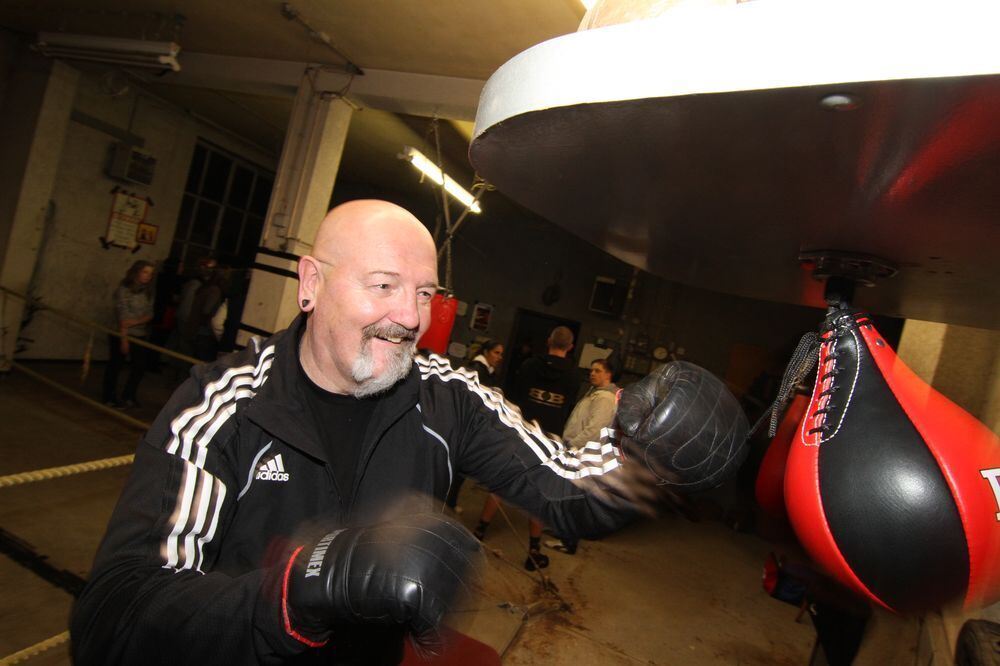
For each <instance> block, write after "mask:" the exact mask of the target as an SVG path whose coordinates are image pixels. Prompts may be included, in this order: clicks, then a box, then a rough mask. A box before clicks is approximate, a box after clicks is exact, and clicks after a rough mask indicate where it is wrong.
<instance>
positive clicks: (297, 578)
mask: <svg viewBox="0 0 1000 666" xmlns="http://www.w3.org/2000/svg"><path fill="white" fill-rule="evenodd" d="M478 552H479V541H478V540H477V539H476V538H475V537H473V536H472V534H471V533H470V532H469V531H468V530H466V529H465V528H464V527H462V526H461V525H460V524H458V523H456V522H455V521H453V520H450V519H448V518H447V517H445V516H444V515H442V514H429V513H427V514H417V515H412V516H406V517H403V518H400V519H397V520H392V521H388V522H385V523H380V524H378V525H373V526H370V527H350V528H345V529H340V530H335V531H332V532H330V533H328V534H326V535H325V536H323V537H322V538H321V539H320V540H319V541H318V542H317V543H315V544H312V545H309V546H303V547H299V548H298V549H296V550H295V551H294V552H293V553H292V555H291V557H290V558H289V559H288V561H287V562H286V563H285V565H284V567H285V568H284V578H283V581H282V589H281V612H282V621H283V623H284V628H285V632H286V633H288V634H289V635H290V636H292V637H294V638H296V639H297V640H299V641H300V642H303V643H305V644H306V645H310V646H312V647H319V646H321V645H324V644H325V642H326V641H325V638H326V637H327V636H329V631H330V628H331V626H333V625H336V624H345V623H352V622H365V623H375V624H382V625H401V626H405V627H406V628H407V629H408V630H409V631H410V632H411V633H412V635H413V637H414V639H415V641H416V642H417V644H418V645H431V644H433V643H434V641H435V638H436V636H437V632H436V629H437V625H438V623H439V622H440V621H441V618H442V617H443V616H444V614H445V613H446V612H447V611H448V608H449V606H450V605H451V603H452V602H453V601H454V599H455V597H456V595H457V594H458V593H459V591H460V590H461V589H462V588H463V587H464V585H465V583H464V580H463V579H464V577H465V576H466V575H467V574H469V573H471V571H470V569H471V568H472V565H473V563H474V561H475V558H476V554H477V553H478Z"/></svg>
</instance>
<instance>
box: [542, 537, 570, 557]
mask: <svg viewBox="0 0 1000 666" xmlns="http://www.w3.org/2000/svg"><path fill="white" fill-rule="evenodd" d="M545 546H546V547H547V548H551V549H552V550H558V551H559V552H560V553H565V554H566V555H574V554H576V544H575V543H574V544H567V543H566V542H564V541H560V540H558V539H553V540H552V541H546V542H545Z"/></svg>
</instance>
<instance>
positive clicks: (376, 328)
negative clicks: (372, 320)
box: [361, 324, 417, 342]
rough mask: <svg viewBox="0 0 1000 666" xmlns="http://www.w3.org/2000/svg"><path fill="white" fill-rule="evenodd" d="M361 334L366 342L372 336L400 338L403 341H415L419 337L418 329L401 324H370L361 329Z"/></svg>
mask: <svg viewBox="0 0 1000 666" xmlns="http://www.w3.org/2000/svg"><path fill="white" fill-rule="evenodd" d="M361 335H362V340H363V341H364V342H367V341H368V340H371V339H372V338H400V340H401V341H402V342H413V341H415V340H416V339H417V329H415V328H407V327H405V326H401V325H400V324H387V325H379V324H369V325H368V326H365V327H364V328H363V329H362V330H361Z"/></svg>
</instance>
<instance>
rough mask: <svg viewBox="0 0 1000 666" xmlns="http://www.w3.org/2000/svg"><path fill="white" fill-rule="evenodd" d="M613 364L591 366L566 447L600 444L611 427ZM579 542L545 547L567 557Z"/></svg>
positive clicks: (566, 432)
mask: <svg viewBox="0 0 1000 666" xmlns="http://www.w3.org/2000/svg"><path fill="white" fill-rule="evenodd" d="M611 375H612V373H611V364H610V363H609V362H608V361H607V360H605V359H603V358H599V359H597V360H595V361H594V362H593V363H591V364H590V388H589V389H587V392H586V393H585V394H584V396H583V397H582V398H580V401H579V402H578V403H576V407H574V408H573V412H572V413H571V414H570V415H569V419H568V420H567V421H566V428H565V429H564V430H563V444H565V445H566V446H568V447H570V448H572V449H582V448H583V447H584V446H586V444H587V442H599V441H601V431H602V430H603V429H604V428H609V427H611V425H612V423H613V422H614V420H615V406H616V403H617V398H616V396H617V394H618V386H617V385H615V383H614V382H613V381H611ZM578 543H579V539H563V540H561V541H559V540H555V541H547V542H545V545H546V546H548V547H549V548H552V549H554V550H558V551H560V552H562V553H566V554H567V555H572V554H574V553H575V552H576V547H577V544H578Z"/></svg>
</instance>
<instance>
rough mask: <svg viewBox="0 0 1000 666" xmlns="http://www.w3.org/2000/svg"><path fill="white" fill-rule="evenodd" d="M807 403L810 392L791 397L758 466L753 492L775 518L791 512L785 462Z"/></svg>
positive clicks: (785, 515)
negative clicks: (787, 505) (786, 486)
mask: <svg viewBox="0 0 1000 666" xmlns="http://www.w3.org/2000/svg"><path fill="white" fill-rule="evenodd" d="M808 406H809V396H808V395H804V394H801V393H797V394H796V395H795V397H794V398H792V402H791V404H789V405H788V408H787V409H786V410H785V414H784V416H782V417H781V424H780V425H779V426H778V431H777V432H776V433H775V434H774V438H772V439H771V443H770V444H768V446H767V452H766V453H764V459H763V460H762V461H761V463H760V469H758V470H757V481H756V483H755V484H754V496H755V497H756V499H757V504H759V505H760V507H761V508H762V509H763V510H764V511H765V512H767V513H768V515H770V516H773V517H775V518H781V519H785V518H787V516H788V514H787V513H786V512H785V464H786V463H787V462H788V451H789V450H790V449H791V448H792V442H793V441H794V440H795V437H796V434H797V433H798V431H799V423H800V422H801V421H802V417H803V416H805V413H806V408H807V407H808Z"/></svg>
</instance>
